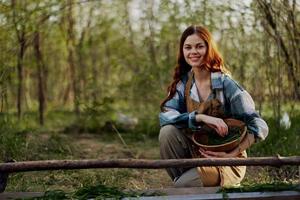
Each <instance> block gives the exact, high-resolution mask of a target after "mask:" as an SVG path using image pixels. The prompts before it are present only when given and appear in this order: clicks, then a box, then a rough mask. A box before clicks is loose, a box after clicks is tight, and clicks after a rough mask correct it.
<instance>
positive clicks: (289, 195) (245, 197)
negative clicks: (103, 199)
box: [123, 191, 300, 200]
mask: <svg viewBox="0 0 300 200" xmlns="http://www.w3.org/2000/svg"><path fill="white" fill-rule="evenodd" d="M227 195H228V196H226V197H225V196H223V194H221V193H218V194H189V195H185V194H181V195H170V196H151V197H137V198H132V197H129V198H124V199H123V200H129V199H130V200H165V199H168V200H181V199H184V200H222V199H236V200H287V199H292V200H300V192H296V191H282V192H245V193H228V194H227Z"/></svg>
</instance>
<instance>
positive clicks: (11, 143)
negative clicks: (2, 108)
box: [0, 114, 26, 161]
mask: <svg viewBox="0 0 300 200" xmlns="http://www.w3.org/2000/svg"><path fill="white" fill-rule="evenodd" d="M25 144H26V134H25V133H24V132H23V131H22V130H21V129H19V127H18V125H17V124H16V123H15V122H13V121H12V120H11V118H10V117H9V116H8V115H5V114H2V115H1V116H0V153H1V154H0V160H1V161H7V160H11V159H20V158H22V157H23V155H24V149H25Z"/></svg>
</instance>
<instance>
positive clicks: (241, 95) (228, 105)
mask: <svg viewBox="0 0 300 200" xmlns="http://www.w3.org/2000/svg"><path fill="white" fill-rule="evenodd" d="M228 73H229V72H228V70H227V69H226V68H225V66H224V62H223V59H222V57H221V55H220V53H219V52H218V50H217V47H216V45H215V43H214V41H213V39H212V36H211V34H210V32H209V31H208V30H207V29H206V28H204V27H201V26H190V27H188V28H187V29H186V30H185V31H184V32H183V33H182V36H181V39H180V47H179V54H178V59H177V65H176V67H175V72H174V76H173V81H172V83H171V84H170V86H169V87H168V96H167V97H166V99H165V100H164V101H163V102H162V104H161V113H160V116H159V117H160V124H161V130H160V134H159V142H160V153H161V157H162V159H181V158H193V157H195V156H194V155H195V149H194V148H193V142H192V141H191V140H190V138H189V134H188V133H190V132H191V131H197V130H199V129H201V126H202V125H203V124H206V125H208V126H209V127H211V128H213V129H214V131H215V132H217V134H219V135H220V136H222V137H224V136H226V135H227V134H228V127H227V125H226V123H225V122H224V121H223V119H222V118H221V117H216V116H210V115H208V114H204V113H199V112H198V110H199V109H198V108H199V106H200V105H203V104H205V103H206V102H208V101H213V100H217V101H218V102H220V104H221V110H222V112H223V113H222V114H223V115H224V116H227V117H230V118H235V119H239V120H242V121H243V122H245V124H246V126H247V134H246V136H245V139H244V140H243V141H241V143H240V145H239V146H238V147H237V148H235V149H233V150H232V151H230V152H213V151H205V150H203V149H200V150H197V151H199V152H197V153H200V156H201V157H206V158H233V157H246V156H247V155H246V151H245V150H246V149H247V148H249V147H250V146H251V145H252V144H253V143H254V142H255V141H259V140H264V139H265V138H266V136H267V135H268V126H267V124H266V122H265V121H264V120H263V119H262V118H261V117H260V116H259V115H258V114H257V113H256V112H255V107H254V102H253V100H252V98H251V96H250V95H249V93H248V92H247V91H246V90H244V89H243V88H242V87H241V86H239V85H238V84H237V83H236V82H235V81H234V80H233V79H231V78H230V76H229V75H228ZM167 172H168V174H169V176H170V177H171V178H172V180H173V181H174V184H175V186H178V187H186V186H229V185H238V184H239V183H240V182H241V181H242V179H243V178H244V175H245V172H246V167H245V166H236V167H228V166H225V167H221V166H220V167H198V168H191V169H190V168H168V169H167Z"/></svg>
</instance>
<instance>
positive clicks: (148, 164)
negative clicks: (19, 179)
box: [0, 156, 300, 173]
mask: <svg viewBox="0 0 300 200" xmlns="http://www.w3.org/2000/svg"><path fill="white" fill-rule="evenodd" d="M242 165H243V166H282V165H300V156H291V157H253V158H214V159H210V158H197V159H169V160H145V159H111V160H97V159H93V160H44V161H24V162H15V163H1V164H0V172H2V173H3V172H9V173H11V172H25V171H43V170H60V169H88V168H144V169H160V168H170V167H197V166H242Z"/></svg>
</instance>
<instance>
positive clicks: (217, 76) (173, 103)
mask: <svg viewBox="0 0 300 200" xmlns="http://www.w3.org/2000/svg"><path fill="white" fill-rule="evenodd" d="M187 79H188V74H186V75H185V76H184V77H183V78H182V79H181V81H179V82H178V83H177V87H176V93H175V95H174V96H173V98H172V99H170V100H169V101H167V102H166V103H165V105H164V108H165V111H164V112H161V113H160V114H159V119H160V125H161V126H164V125H167V124H173V125H175V126H176V127H177V128H190V129H192V130H197V129H199V128H201V127H200V126H199V123H198V122H196V111H193V112H191V113H188V112H187V108H186V103H185V97H184V91H185V85H186V82H187ZM211 84H212V93H211V94H210V95H209V97H208V100H209V99H213V98H217V99H219V100H220V102H221V103H222V105H223V109H224V113H225V115H226V116H227V117H230V118H235V119H239V120H242V121H244V122H245V123H246V125H247V128H248V130H249V132H251V133H253V134H254V135H255V138H256V139H260V140H264V139H265V138H266V137H267V135H268V131H269V129H268V125H267V124H266V122H265V121H264V120H263V119H262V118H261V117H260V116H259V115H258V113H257V112H256V111H255V105H254V102H253V99H252V97H251V96H250V94H249V93H248V92H247V91H246V90H244V89H243V88H242V87H241V86H240V85H239V84H238V83H237V82H235V81H234V80H233V79H232V78H230V77H229V76H228V75H225V74H222V73H220V72H215V73H211ZM190 97H191V98H192V99H193V100H195V101H197V102H200V101H201V100H200V98H199V95H198V92H197V87H196V84H195V81H194V80H193V84H192V87H191V90H190Z"/></svg>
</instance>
